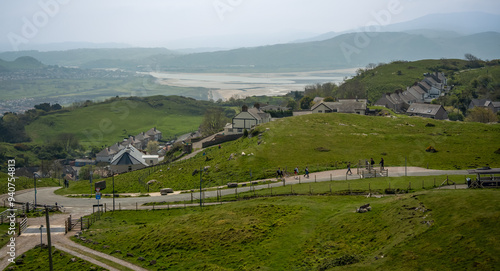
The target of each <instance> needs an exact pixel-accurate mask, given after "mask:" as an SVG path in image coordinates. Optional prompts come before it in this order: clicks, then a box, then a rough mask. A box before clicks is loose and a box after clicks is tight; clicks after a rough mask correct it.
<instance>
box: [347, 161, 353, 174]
mask: <svg viewBox="0 0 500 271" xmlns="http://www.w3.org/2000/svg"><path fill="white" fill-rule="evenodd" d="M345 174H346V175H347V174H349V175H352V171H351V162H348V163H347V172H346V173H345Z"/></svg>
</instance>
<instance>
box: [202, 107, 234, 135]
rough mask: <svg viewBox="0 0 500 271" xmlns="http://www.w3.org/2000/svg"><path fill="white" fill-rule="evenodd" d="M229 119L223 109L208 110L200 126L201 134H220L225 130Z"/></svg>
mask: <svg viewBox="0 0 500 271" xmlns="http://www.w3.org/2000/svg"><path fill="white" fill-rule="evenodd" d="M228 122H229V119H228V118H227V117H226V116H225V115H224V111H223V110H222V109H221V108H210V109H207V111H206V112H205V115H204V116H203V122H202V123H201V125H200V132H201V134H202V135H203V136H208V135H212V134H215V133H217V132H220V131H221V130H222V129H224V126H225V125H226V123H228Z"/></svg>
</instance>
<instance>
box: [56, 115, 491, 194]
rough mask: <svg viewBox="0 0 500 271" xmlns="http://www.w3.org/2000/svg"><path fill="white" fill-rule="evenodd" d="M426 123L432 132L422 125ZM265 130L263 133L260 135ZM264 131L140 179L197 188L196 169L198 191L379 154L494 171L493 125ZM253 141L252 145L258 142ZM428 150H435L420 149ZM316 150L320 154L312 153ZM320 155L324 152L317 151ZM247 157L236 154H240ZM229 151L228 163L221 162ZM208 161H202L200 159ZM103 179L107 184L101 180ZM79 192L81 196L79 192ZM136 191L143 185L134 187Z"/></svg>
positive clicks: (351, 123) (398, 121) (128, 180)
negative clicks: (201, 170) (282, 170)
mask: <svg viewBox="0 0 500 271" xmlns="http://www.w3.org/2000/svg"><path fill="white" fill-rule="evenodd" d="M427 123H431V124H434V125H435V127H426V125H427ZM267 128H269V130H266V129H267ZM258 129H259V130H260V131H265V132H264V133H263V134H262V137H261V139H259V138H258V137H257V136H256V137H253V138H250V139H248V138H242V139H240V140H237V141H234V142H229V143H225V144H222V148H221V149H218V148H217V147H215V148H209V149H207V150H206V156H203V155H202V154H201V153H200V154H198V155H197V156H195V157H194V158H191V159H189V160H188V161H184V162H178V163H175V164H173V165H170V170H169V169H167V168H163V169H162V171H157V172H156V173H154V174H151V175H149V176H148V178H147V179H146V180H145V181H148V180H151V179H156V180H158V181H159V184H158V185H155V186H151V187H150V188H151V189H152V190H151V191H155V190H158V189H159V188H162V187H171V188H173V189H175V190H179V189H192V188H196V187H197V186H198V185H199V174H197V175H195V176H193V175H192V173H193V171H194V170H197V169H199V168H200V167H205V166H209V167H210V168H209V169H208V170H207V171H206V172H205V173H204V174H203V180H204V182H203V185H204V186H216V185H225V184H226V183H227V182H234V181H237V182H243V181H249V180H250V170H251V172H252V179H263V178H272V177H274V176H275V171H276V169H277V168H278V167H281V168H285V167H286V168H288V169H289V171H292V169H293V168H295V167H296V166H299V168H300V169H301V170H303V169H304V167H305V166H309V169H310V170H311V172H314V171H320V170H326V169H334V168H335V163H337V167H338V168H345V167H346V163H347V161H351V163H353V164H355V163H357V161H358V160H360V159H367V158H368V159H369V158H370V157H373V158H374V159H375V160H376V162H377V163H378V161H379V160H380V157H384V160H385V165H386V166H404V165H405V157H406V159H407V165H408V166H419V167H427V165H428V166H429V168H432V169H468V168H477V167H482V166H485V165H489V166H491V167H499V166H500V163H499V158H500V155H499V154H495V153H494V152H495V150H497V149H498V148H500V145H498V142H500V140H499V139H500V125H499V124H494V125H487V124H481V123H462V122H449V121H437V120H431V119H424V118H416V117H406V116H398V117H370V116H359V115H354V114H314V115H307V116H300V117H293V118H285V119H279V120H277V121H274V122H271V123H268V124H265V125H262V126H260V127H259V128H258ZM259 141H260V142H261V144H260V145H259V144H258V142H259ZM428 146H433V147H434V148H436V149H437V150H438V152H436V153H429V152H426V151H425V149H426V148H427V147H428ZM320 150H323V151H320ZM324 150H328V151H324ZM242 152H245V153H246V154H252V153H253V154H254V155H250V156H248V155H247V156H242V155H241V153H242ZM232 153H234V154H235V159H233V160H228V158H229V157H230V155H231V154H232ZM207 157H208V159H210V160H209V161H206V159H207ZM145 171H146V170H142V171H137V172H132V173H127V174H122V175H120V176H118V177H116V178H115V185H116V187H117V189H118V191H120V192H138V190H139V189H141V187H140V186H139V185H138V183H137V178H138V177H140V176H144V174H145V173H144V172H145ZM110 182H111V180H110V179H108V183H110ZM72 186H73V187H74V186H76V187H74V188H72V190H71V192H70V190H67V192H66V191H60V193H76V192H78V193H86V191H87V189H86V186H85V185H81V188H78V184H72ZM80 190H81V191H80ZM142 191H143V192H144V188H142Z"/></svg>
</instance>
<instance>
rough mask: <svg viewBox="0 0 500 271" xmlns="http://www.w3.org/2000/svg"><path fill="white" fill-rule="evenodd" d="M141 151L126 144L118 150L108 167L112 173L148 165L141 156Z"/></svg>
mask: <svg viewBox="0 0 500 271" xmlns="http://www.w3.org/2000/svg"><path fill="white" fill-rule="evenodd" d="M142 156H143V153H142V152H140V151H139V150H138V149H136V148H135V147H134V146H132V145H128V146H126V147H125V148H124V149H123V150H121V151H120V152H118V153H117V154H116V155H115V156H114V157H113V160H112V161H111V164H110V168H111V171H112V172H113V173H123V172H127V171H132V170H136V169H141V168H145V167H147V166H148V164H147V163H146V161H144V159H143V158H142Z"/></svg>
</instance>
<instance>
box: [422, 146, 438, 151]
mask: <svg viewBox="0 0 500 271" xmlns="http://www.w3.org/2000/svg"><path fill="white" fill-rule="evenodd" d="M425 151H426V152H432V153H434V152H437V150H436V149H435V148H434V147H432V146H429V147H427V149H425Z"/></svg>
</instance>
